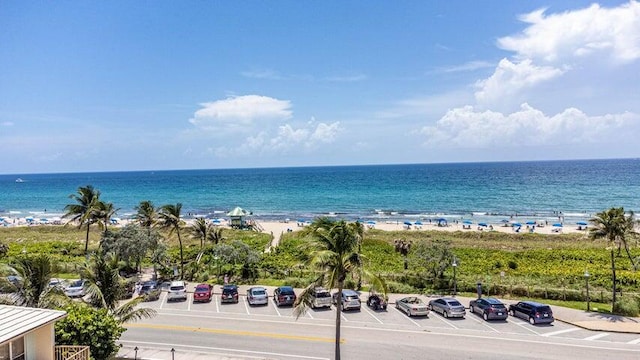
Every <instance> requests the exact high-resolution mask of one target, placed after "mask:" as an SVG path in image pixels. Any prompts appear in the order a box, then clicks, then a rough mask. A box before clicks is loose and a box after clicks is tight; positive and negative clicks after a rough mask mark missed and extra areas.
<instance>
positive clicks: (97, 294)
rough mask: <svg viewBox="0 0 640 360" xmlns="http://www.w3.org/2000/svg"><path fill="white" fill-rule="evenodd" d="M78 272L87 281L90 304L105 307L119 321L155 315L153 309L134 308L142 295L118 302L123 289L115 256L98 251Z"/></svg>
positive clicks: (125, 321)
mask: <svg viewBox="0 0 640 360" xmlns="http://www.w3.org/2000/svg"><path fill="white" fill-rule="evenodd" d="M80 273H81V274H82V277H83V278H84V279H86V280H88V282H89V285H88V287H87V293H88V294H89V296H90V298H91V304H92V305H93V306H94V307H97V308H105V309H107V310H108V311H109V312H110V313H111V314H112V315H114V317H115V318H116V319H117V320H118V321H119V322H120V323H127V322H131V321H135V320H140V319H147V318H151V317H153V316H155V314H156V312H155V310H153V309H148V308H136V306H137V305H138V304H139V303H140V302H141V301H142V300H143V298H142V297H138V298H136V299H133V300H130V301H127V302H126V303H124V304H122V305H120V304H119V300H120V299H121V298H122V295H123V294H124V290H125V289H124V285H123V283H122V278H121V277H120V274H119V266H118V259H117V258H116V257H115V256H113V255H105V254H104V253H103V252H102V251H98V253H96V255H95V257H94V261H93V262H92V263H91V264H85V265H84V266H82V268H81V269H80Z"/></svg>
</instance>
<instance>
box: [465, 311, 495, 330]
mask: <svg viewBox="0 0 640 360" xmlns="http://www.w3.org/2000/svg"><path fill="white" fill-rule="evenodd" d="M465 319H471V320H473V321H475V322H477V323H479V324H482V325H484V326H486V327H488V328H489V329H491V330H493V331H495V332H497V333H499V332H500V331H498V330H496V329H494V328H493V327H491V326H489V324H487V322H486V321H483V320H480V319H476V315H475V314H472V313H470V314H468V315H467V316H465Z"/></svg>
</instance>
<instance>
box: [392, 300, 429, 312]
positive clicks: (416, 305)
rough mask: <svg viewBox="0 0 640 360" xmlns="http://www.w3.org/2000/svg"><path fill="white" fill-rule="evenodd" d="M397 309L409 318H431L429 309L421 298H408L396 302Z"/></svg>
mask: <svg viewBox="0 0 640 360" xmlns="http://www.w3.org/2000/svg"><path fill="white" fill-rule="evenodd" d="M396 309H398V310H401V311H404V312H405V313H406V314H407V316H426V317H429V307H428V306H427V304H425V303H424V302H423V301H422V300H421V299H420V298H417V297H415V296H408V297H405V298H402V299H400V300H397V301H396Z"/></svg>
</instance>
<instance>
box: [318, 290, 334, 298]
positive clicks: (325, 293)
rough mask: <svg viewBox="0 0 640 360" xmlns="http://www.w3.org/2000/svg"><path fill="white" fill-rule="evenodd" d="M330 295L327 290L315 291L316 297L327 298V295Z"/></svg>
mask: <svg viewBox="0 0 640 360" xmlns="http://www.w3.org/2000/svg"><path fill="white" fill-rule="evenodd" d="M330 296H331V295H330V294H329V292H327V291H320V292H317V293H316V297H317V298H327V297H330Z"/></svg>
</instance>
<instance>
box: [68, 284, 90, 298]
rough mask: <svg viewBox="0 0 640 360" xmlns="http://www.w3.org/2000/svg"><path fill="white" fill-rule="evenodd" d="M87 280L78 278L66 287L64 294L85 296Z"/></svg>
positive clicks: (71, 296) (72, 296)
mask: <svg viewBox="0 0 640 360" xmlns="http://www.w3.org/2000/svg"><path fill="white" fill-rule="evenodd" d="M86 285H87V280H76V281H74V282H72V283H71V284H69V286H67V287H66V288H65V289H64V294H65V295H67V296H68V297H70V298H74V297H83V296H84V295H85V286H86Z"/></svg>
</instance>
